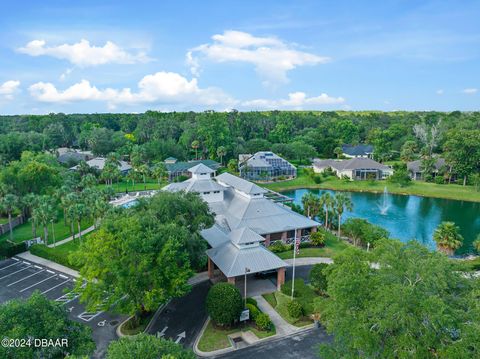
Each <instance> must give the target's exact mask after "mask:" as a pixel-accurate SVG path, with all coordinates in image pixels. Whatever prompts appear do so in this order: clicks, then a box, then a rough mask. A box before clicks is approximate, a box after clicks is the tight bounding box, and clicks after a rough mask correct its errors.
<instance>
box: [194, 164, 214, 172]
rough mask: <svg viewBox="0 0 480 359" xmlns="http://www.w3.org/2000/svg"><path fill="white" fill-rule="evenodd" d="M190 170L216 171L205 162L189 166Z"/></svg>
mask: <svg viewBox="0 0 480 359" xmlns="http://www.w3.org/2000/svg"><path fill="white" fill-rule="evenodd" d="M188 172H191V173H213V172H215V171H214V170H212V169H211V168H210V167H208V166H205V165H204V164H203V163H199V164H198V165H196V166H193V167H192V168H189V169H188Z"/></svg>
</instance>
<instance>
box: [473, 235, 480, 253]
mask: <svg viewBox="0 0 480 359" xmlns="http://www.w3.org/2000/svg"><path fill="white" fill-rule="evenodd" d="M473 248H474V249H475V251H477V253H480V234H479V235H478V236H477V239H475V240H474V241H473Z"/></svg>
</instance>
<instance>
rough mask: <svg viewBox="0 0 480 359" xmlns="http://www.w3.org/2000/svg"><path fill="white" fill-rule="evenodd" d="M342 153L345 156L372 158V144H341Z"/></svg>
mask: <svg viewBox="0 0 480 359" xmlns="http://www.w3.org/2000/svg"><path fill="white" fill-rule="evenodd" d="M342 155H343V156H344V157H346V158H372V156H373V146H371V145H365V144H359V145H342Z"/></svg>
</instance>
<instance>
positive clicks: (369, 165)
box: [313, 157, 393, 181]
mask: <svg viewBox="0 0 480 359" xmlns="http://www.w3.org/2000/svg"><path fill="white" fill-rule="evenodd" d="M327 168H331V169H332V171H333V172H334V173H335V174H336V175H337V176H338V177H340V178H342V177H344V176H346V177H348V178H350V179H351V180H354V181H357V180H381V179H385V178H387V177H388V176H390V175H392V174H393V169H392V168H391V167H389V166H386V165H384V164H381V163H379V162H377V161H374V160H372V159H370V158H365V157H359V158H351V159H349V160H332V159H328V160H319V159H315V160H314V161H313V170H314V172H315V173H322V172H323V171H325V170H326V169H327Z"/></svg>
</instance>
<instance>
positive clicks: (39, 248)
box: [30, 244, 80, 270]
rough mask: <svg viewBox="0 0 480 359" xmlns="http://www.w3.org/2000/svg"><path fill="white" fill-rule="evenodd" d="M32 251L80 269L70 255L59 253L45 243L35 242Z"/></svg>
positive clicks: (66, 265)
mask: <svg viewBox="0 0 480 359" xmlns="http://www.w3.org/2000/svg"><path fill="white" fill-rule="evenodd" d="M30 253H32V254H34V255H36V256H39V257H42V258H45V259H48V260H51V261H53V262H55V263H58V264H61V265H64V266H65V267H69V268H72V269H76V270H79V269H80V268H79V267H78V266H76V265H75V264H73V263H72V262H71V261H70V260H69V259H68V257H65V256H64V255H63V254H59V253H57V252H55V251H54V250H52V249H51V248H49V247H47V246H46V245H45V244H34V245H33V246H31V247H30Z"/></svg>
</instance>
